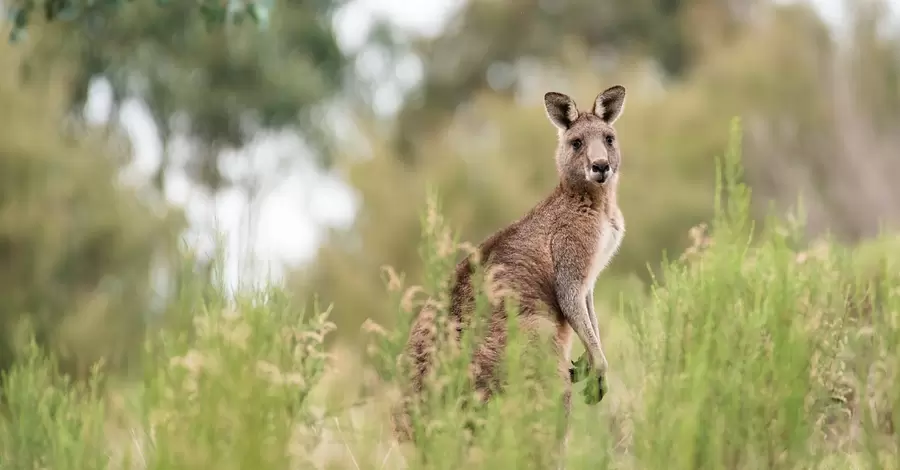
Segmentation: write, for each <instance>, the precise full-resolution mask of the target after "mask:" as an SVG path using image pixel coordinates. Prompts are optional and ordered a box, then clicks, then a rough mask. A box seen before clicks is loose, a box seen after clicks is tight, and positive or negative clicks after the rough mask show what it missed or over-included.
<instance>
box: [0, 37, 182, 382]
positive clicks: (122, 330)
mask: <svg viewBox="0 0 900 470" xmlns="http://www.w3.org/2000/svg"><path fill="white" fill-rule="evenodd" d="M22 54H27V51H25V48H22V49H13V48H11V47H10V46H8V45H7V44H6V43H2V45H0V122H3V125H2V126H0V371H2V370H4V369H6V368H7V367H8V366H9V364H10V362H11V361H12V360H13V359H14V357H15V351H16V345H15V340H16V338H15V337H14V336H15V332H16V330H17V328H16V327H17V325H19V324H20V322H21V321H23V320H26V319H27V320H29V321H30V322H31V324H32V327H33V329H34V331H35V333H36V336H37V340H38V341H39V343H40V344H41V346H45V347H48V348H51V349H52V350H54V351H55V352H57V353H58V354H60V355H61V356H62V360H63V367H64V369H65V370H66V371H67V372H70V373H73V374H74V375H76V376H83V375H84V374H86V373H87V372H88V369H89V367H90V366H91V365H92V364H93V363H94V362H95V361H97V360H99V359H100V358H101V357H102V358H105V359H106V362H107V366H111V367H118V366H123V365H125V364H126V363H127V360H128V359H129V358H130V357H132V356H131V354H133V353H135V352H139V349H140V347H141V343H142V341H141V338H142V337H143V336H142V335H143V328H144V325H145V321H146V320H147V316H148V314H149V312H150V305H151V300H152V295H153V289H152V287H153V286H152V283H151V268H152V267H153V266H154V263H155V262H158V261H160V260H165V259H166V256H167V254H168V253H171V251H169V250H170V249H172V248H174V244H175V242H176V241H177V240H176V233H177V229H179V228H180V227H181V226H182V223H181V221H180V219H179V215H178V214H177V213H175V212H173V211H172V210H170V209H169V208H167V207H165V206H157V207H149V206H147V205H146V204H145V202H144V201H142V200H141V198H140V197H139V194H137V193H136V192H135V190H133V189H132V188H128V187H124V186H123V185H122V184H121V183H120V182H119V180H118V178H117V177H116V174H117V171H118V168H119V164H120V161H119V160H120V159H121V158H122V155H123V152H121V151H119V150H115V149H114V148H113V147H112V146H111V144H110V143H109V141H108V140H106V139H105V138H102V137H99V136H91V135H90V134H85V135H68V136H66V135H64V134H63V133H62V132H61V131H63V129H64V127H63V126H62V124H63V123H64V121H63V117H64V116H65V114H66V110H67V107H68V105H69V103H70V101H69V100H70V99H71V97H70V96H69V93H70V89H69V86H68V85H69V83H68V81H67V75H68V72H69V71H68V70H67V69H66V68H65V67H52V68H50V69H48V76H50V77H52V78H51V79H49V80H48V81H44V82H41V83H32V84H30V85H29V86H22V85H21V84H20V83H19V80H18V77H17V74H16V72H17V70H18V67H19V66H20V65H21V55H22Z"/></svg>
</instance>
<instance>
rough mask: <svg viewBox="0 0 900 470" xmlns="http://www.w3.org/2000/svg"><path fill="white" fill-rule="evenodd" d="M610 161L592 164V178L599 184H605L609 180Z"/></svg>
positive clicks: (599, 161)
mask: <svg viewBox="0 0 900 470" xmlns="http://www.w3.org/2000/svg"><path fill="white" fill-rule="evenodd" d="M609 169H610V168H609V161H607V160H594V161H593V162H591V171H590V178H591V180H592V181H594V182H597V183H603V182H605V181H606V179H607V178H609Z"/></svg>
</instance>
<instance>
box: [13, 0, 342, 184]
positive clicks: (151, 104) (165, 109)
mask: <svg viewBox="0 0 900 470" xmlns="http://www.w3.org/2000/svg"><path fill="white" fill-rule="evenodd" d="M343 3H345V0H316V1H301V0H287V1H285V2H279V4H278V6H277V7H276V8H277V14H275V15H273V17H272V18H271V23H270V26H269V27H268V28H267V29H264V30H259V29H257V28H254V27H252V26H250V25H247V24H246V23H245V24H244V25H241V24H237V23H234V22H228V23H225V24H224V25H223V26H221V27H217V28H207V27H206V26H205V25H204V23H203V22H202V21H198V20H196V15H193V14H192V13H193V9H195V5H193V4H192V3H191V2H172V3H171V4H169V5H167V6H165V7H164V8H160V7H159V6H158V5H156V4H155V3H153V2H133V3H128V4H125V5H122V6H121V7H120V8H118V9H117V10H115V11H114V12H110V11H108V9H106V8H103V4H102V2H97V3H95V4H94V5H95V6H94V7H91V8H88V9H87V10H86V11H84V12H82V14H81V15H79V16H78V17H77V18H76V19H74V20H72V21H70V22H66V23H61V22H51V23H49V24H47V23H44V24H42V25H41V28H40V29H41V30H40V31H39V32H38V31H34V32H33V33H32V37H33V39H35V40H36V41H37V46H38V48H37V49H36V50H35V51H34V54H33V56H31V58H30V59H31V63H29V64H28V65H30V66H28V67H26V68H25V72H26V74H28V75H34V74H37V73H40V71H41V66H40V64H41V63H42V61H45V60H47V59H48V58H51V59H58V58H62V57H65V58H67V59H69V60H71V61H72V62H73V66H74V68H75V70H76V74H75V76H74V79H73V80H72V82H71V86H72V89H73V93H72V94H71V100H72V101H71V103H70V106H71V109H72V110H73V111H76V112H79V113H80V110H81V109H82V107H83V105H84V104H85V102H86V101H87V98H88V89H89V86H90V85H91V82H92V80H93V79H95V78H99V77H103V78H106V79H108V80H109V83H110V84H111V86H112V95H113V96H112V100H113V114H112V116H111V118H112V119H111V121H110V125H112V126H115V125H116V123H117V120H116V119H115V118H116V111H117V110H118V108H119V107H120V106H121V105H122V104H123V102H124V101H125V100H126V99H128V98H130V97H138V98H140V99H142V100H143V101H144V102H145V103H146V105H147V107H148V109H149V112H150V114H151V115H152V118H153V121H154V123H155V124H156V126H157V130H158V133H159V136H160V138H161V141H162V143H163V161H162V162H161V164H160V165H159V167H158V169H157V170H156V175H155V178H154V179H153V180H154V184H155V186H156V187H157V188H158V189H160V190H163V189H164V188H165V175H166V170H167V169H168V168H169V164H170V163H172V156H171V153H172V152H171V150H172V149H171V144H172V143H173V141H175V139H176V138H179V137H184V138H187V139H188V142H189V144H190V145H191V147H192V148H191V151H190V152H189V153H188V155H187V162H186V163H185V164H184V166H185V169H186V170H187V171H188V174H189V175H190V176H191V177H192V179H193V180H194V181H195V182H198V183H201V184H202V185H204V186H205V187H207V188H209V189H211V190H218V189H221V188H223V187H226V186H229V185H231V184H235V183H239V181H231V180H230V179H229V177H228V175H226V174H224V173H223V171H222V168H221V166H222V165H221V158H222V151H223V150H228V149H240V148H242V147H243V146H245V145H246V144H247V143H248V142H250V141H251V140H252V139H253V138H254V137H255V136H258V135H259V131H262V130H279V129H283V128H290V129H293V130H301V129H302V132H300V134H302V137H304V138H305V140H306V143H307V144H309V145H310V146H312V148H313V149H316V150H318V152H314V153H315V154H316V155H318V156H325V155H327V152H326V150H327V140H326V138H325V132H324V128H323V126H322V125H321V124H322V116H321V114H320V112H321V110H320V105H322V104H325V103H327V102H328V100H329V99H330V98H332V97H334V96H335V95H336V94H337V93H338V91H339V90H341V87H342V84H343V81H344V80H343V79H344V69H345V65H346V63H347V61H348V60H349V59H348V57H346V56H345V55H344V53H343V52H342V51H341V50H340V49H339V47H338V45H337V42H336V39H335V32H334V30H333V27H332V15H333V14H334V13H335V11H336V9H337V8H338V7H339V6H341V5H342V4H343ZM35 26H37V25H33V26H30V28H31V29H32V30H33V29H36V28H35Z"/></svg>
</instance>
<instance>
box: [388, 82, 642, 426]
mask: <svg viewBox="0 0 900 470" xmlns="http://www.w3.org/2000/svg"><path fill="white" fill-rule="evenodd" d="M624 99H625V89H624V88H623V87H621V86H615V87H611V88H609V89H607V90H606V91H604V92H603V93H601V94H600V95H598V96H597V98H596V100H595V102H594V106H593V108H592V109H591V111H589V112H579V111H578V109H577V108H576V105H575V103H574V101H572V99H571V98H569V97H568V96H566V95H563V94H560V93H554V92H550V93H547V94H546V95H545V96H544V103H545V107H546V111H547V116H548V118H549V119H550V121H551V122H552V123H553V124H554V126H556V128H557V130H558V134H559V139H558V146H557V149H556V167H557V172H558V174H559V177H560V181H559V184H558V185H557V186H556V188H555V189H554V190H553V191H552V192H551V193H550V195H549V196H547V197H546V198H545V199H544V200H542V201H541V202H539V203H538V204H537V205H536V206H535V207H533V208H532V209H531V210H530V211H529V212H528V213H527V214H525V215H524V216H523V217H522V218H521V219H519V220H518V221H516V222H514V223H513V224H511V225H509V226H507V227H505V228H503V229H501V230H499V231H497V232H496V233H494V234H493V235H491V236H490V237H488V238H487V239H486V240H485V241H483V242H482V243H481V245H479V247H478V254H479V259H480V260H483V261H484V266H485V267H486V268H487V271H488V272H489V273H490V274H489V277H491V278H492V281H493V283H492V284H493V291H494V292H496V289H503V290H504V291H506V292H507V293H508V294H510V295H512V296H513V298H515V300H516V302H517V305H518V308H519V315H520V316H519V324H520V325H521V328H522V330H523V332H525V333H528V332H533V331H536V330H539V329H542V328H543V329H545V330H547V329H550V330H551V331H553V332H554V341H553V345H554V350H555V353H556V354H557V356H558V373H559V378H560V380H562V381H563V382H564V385H565V395H564V404H565V410H566V417H568V414H569V412H570V409H571V380H570V376H569V368H570V364H571V362H570V361H571V358H570V351H571V346H572V341H573V339H574V338H575V337H578V338H579V339H580V340H581V341H582V343H583V344H584V346H585V351H586V353H587V356H588V359H589V361H590V363H591V365H592V367H593V370H594V372H595V373H596V375H595V377H597V378H598V379H599V380H600V381H601V382H602V381H603V379H604V376H605V372H606V368H607V362H606V357H605V355H604V353H603V349H602V346H601V343H600V337H599V334H600V332H599V330H598V328H597V319H596V315H595V313H594V306H593V285H594V282H595V281H596V277H597V275H599V273H600V271H602V270H603V268H605V266H606V263H608V261H609V260H610V259H611V258H612V256H613V255H614V254H615V252H616V250H617V249H618V247H619V244H620V243H621V239H622V236H623V235H624V230H625V225H624V220H623V218H622V213H621V212H620V211H619V207H618V204H617V202H616V188H617V185H618V173H619V166H620V162H621V154H620V150H619V146H618V141H617V140H616V139H615V129H614V128H613V127H612V124H613V123H614V122H615V120H616V119H617V118H618V117H619V115H620V113H621V111H622V109H623V106H624ZM598 164H599V165H600V166H599V167H598V166H593V167H592V165H598ZM604 164H608V165H609V169H608V172H606V173H604V172H603V171H602V166H603V165H604ZM592 168H593V169H594V170H593V171H592ZM598 169H599V170H600V171H597V170H598ZM601 174H605V175H607V176H606V177H605V178H603V177H602V176H600V175H601ZM471 262H472V257H471V256H470V257H467V258H466V259H464V260H463V261H461V262H460V263H459V264H458V265H457V266H456V271H455V276H454V279H455V282H454V283H453V284H452V288H451V293H450V302H451V303H450V311H449V320H450V322H451V327H452V328H455V330H456V331H455V333H456V335H454V336H455V339H456V341H459V338H460V334H461V333H462V331H463V330H464V329H465V328H466V327H467V325H469V324H470V320H471V314H472V311H473V306H474V300H475V296H474V286H473V285H472V282H471V275H472V270H471ZM489 295H490V294H489ZM504 298H507V297H501V298H500V299H497V300H496V301H492V315H491V316H490V318H489V319H488V321H487V325H486V333H485V335H484V339H483V340H482V342H481V343H480V344H479V346H478V347H477V348H476V351H475V354H474V359H473V364H472V373H473V378H474V383H475V388H476V391H477V392H478V393H479V394H480V396H481V397H482V398H483V399H484V400H487V399H489V398H490V397H491V395H492V394H494V393H498V392H499V391H501V389H502V384H501V383H500V378H499V377H498V374H497V366H498V365H499V363H500V361H501V360H502V358H503V353H504V347H505V345H506V336H507V333H506V320H507V319H506V311H505V308H504V300H503V299H504ZM436 333H437V330H436V326H435V313H434V310H433V309H431V308H428V307H426V308H424V309H423V310H422V312H421V313H420V315H419V316H418V317H417V319H416V320H415V323H414V324H413V327H412V329H411V332H410V337H409V340H408V344H407V348H406V351H405V357H404V359H406V360H409V361H410V362H409V365H410V366H411V367H412V369H411V371H410V372H411V377H410V379H411V383H410V384H409V385H410V386H411V389H410V390H408V392H409V393H408V394H407V395H406V396H405V399H404V402H403V403H402V404H400V406H398V407H397V408H395V410H394V412H393V419H394V428H395V435H396V437H397V438H398V440H401V441H405V440H410V439H412V436H411V429H410V422H409V409H408V406H409V403H410V399H412V398H413V396H414V395H415V394H417V393H418V392H420V391H421V390H422V387H423V386H424V381H425V377H426V376H427V375H428V373H429V370H430V363H431V360H432V357H433V352H434V351H433V349H434V343H435V338H436ZM573 333H574V334H573ZM595 380H597V379H595ZM601 398H602V396H601Z"/></svg>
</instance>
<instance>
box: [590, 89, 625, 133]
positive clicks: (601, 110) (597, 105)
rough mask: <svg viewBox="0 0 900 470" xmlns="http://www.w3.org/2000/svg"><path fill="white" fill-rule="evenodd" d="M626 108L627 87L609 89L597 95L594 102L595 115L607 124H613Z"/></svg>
mask: <svg viewBox="0 0 900 470" xmlns="http://www.w3.org/2000/svg"><path fill="white" fill-rule="evenodd" d="M624 108H625V87H623V86H622V85H615V86H612V87H609V88H607V89H606V90H605V91H604V92H603V93H600V94H599V95H597V99H595V100H594V109H593V110H592V111H593V113H594V114H596V115H597V116H599V117H600V119H603V121H604V122H606V123H607V124H612V123H614V122H616V119H619V116H621V115H622V110H623V109H624Z"/></svg>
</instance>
